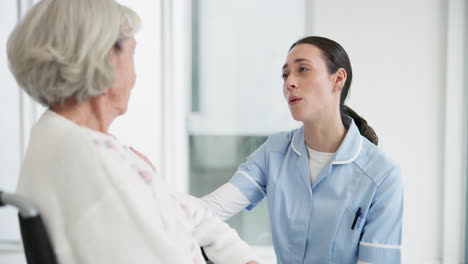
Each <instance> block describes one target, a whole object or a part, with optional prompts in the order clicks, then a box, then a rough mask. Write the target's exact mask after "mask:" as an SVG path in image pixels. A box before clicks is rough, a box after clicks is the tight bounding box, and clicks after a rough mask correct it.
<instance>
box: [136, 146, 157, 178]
mask: <svg viewBox="0 0 468 264" xmlns="http://www.w3.org/2000/svg"><path fill="white" fill-rule="evenodd" d="M130 150H131V151H133V153H135V154H136V155H137V156H138V157H140V158H141V159H142V160H143V161H145V162H146V163H147V164H148V165H149V166H150V167H151V168H152V169H153V171H154V172H155V173H158V172H157V171H156V168H155V167H154V165H153V163H151V161H150V160H149V159H148V157H146V156H145V155H143V154H142V153H140V152H139V151H138V150H136V149H134V148H132V147H130Z"/></svg>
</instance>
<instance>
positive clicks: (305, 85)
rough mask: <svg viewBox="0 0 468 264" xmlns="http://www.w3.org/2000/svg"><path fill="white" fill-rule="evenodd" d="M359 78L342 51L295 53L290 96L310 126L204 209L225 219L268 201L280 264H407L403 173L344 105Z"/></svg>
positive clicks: (273, 146) (269, 144) (252, 163)
mask: <svg viewBox="0 0 468 264" xmlns="http://www.w3.org/2000/svg"><path fill="white" fill-rule="evenodd" d="M352 76H353V73H352V69H351V63H350V60H349V58H348V55H347V54H346V52H345V50H344V49H343V48H342V47H341V46H340V45H339V44H338V43H336V42H335V41H333V40H330V39H327V38H323V37H316V36H312V37H306V38H303V39H301V40H299V41H297V42H296V43H294V44H293V45H292V46H291V48H290V50H289V53H288V55H287V58H286V62H285V64H284V66H283V68H282V78H283V80H284V85H283V94H284V98H285V100H286V103H287V104H288V106H289V110H290V112H291V115H292V117H293V118H294V119H295V120H297V121H301V122H302V123H303V125H302V126H301V127H300V128H298V129H295V130H292V131H289V132H282V133H277V134H274V135H272V136H270V137H269V138H268V139H267V140H266V142H265V143H264V144H263V145H262V146H261V147H259V148H258V149H257V150H256V151H255V152H254V153H252V154H251V155H250V156H249V157H248V158H247V161H246V162H245V163H243V164H241V165H240V166H239V168H238V170H237V172H236V173H235V174H234V176H233V177H232V178H231V180H230V181H229V182H228V183H226V184H225V185H223V186H221V187H220V188H218V189H217V190H216V191H214V192H213V193H211V194H209V195H207V196H205V197H203V199H202V201H203V203H205V205H206V206H208V207H209V208H210V209H211V210H212V211H213V213H215V214H216V215H218V216H219V217H221V218H222V219H227V218H229V217H231V216H233V215H235V214H236V213H238V212H240V211H242V210H243V209H244V208H247V209H249V210H251V209H253V208H254V207H255V206H256V205H257V204H258V203H259V202H260V201H262V199H263V198H264V197H266V198H267V200H268V209H269V217H270V222H271V228H272V234H273V246H274V248H275V252H276V255H277V259H278V263H288V264H290V263H318V264H321V263H336V264H347V263H349V264H351V263H352V264H355V263H362V264H364V263H379V264H397V263H400V262H401V256H400V255H401V253H400V247H401V246H400V245H401V232H402V212H403V189H402V174H401V170H400V168H399V166H398V165H397V164H396V163H395V162H393V161H392V160H390V159H389V158H388V157H387V156H386V155H385V154H384V153H383V152H382V151H381V150H380V149H379V148H378V147H377V143H378V137H377V135H376V134H375V132H374V130H373V129H372V128H371V127H370V126H369V125H368V124H367V122H366V120H364V119H363V118H362V117H360V116H359V115H357V114H356V113H355V112H354V111H353V110H351V108H349V107H348V106H346V105H345V100H346V98H347V96H348V93H349V90H350V87H351V81H352ZM376 88H378V85H377V86H376Z"/></svg>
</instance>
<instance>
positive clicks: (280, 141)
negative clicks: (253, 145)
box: [264, 127, 302, 153]
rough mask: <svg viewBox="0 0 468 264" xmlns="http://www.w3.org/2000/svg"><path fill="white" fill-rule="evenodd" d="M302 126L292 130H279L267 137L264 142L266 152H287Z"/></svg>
mask: <svg viewBox="0 0 468 264" xmlns="http://www.w3.org/2000/svg"><path fill="white" fill-rule="evenodd" d="M301 129H302V127H299V128H296V129H294V130H290V131H282V132H277V133H275V134H273V135H271V136H269V137H268V138H267V140H266V141H265V143H264V146H265V151H266V152H280V153H285V152H287V151H288V148H289V146H290V144H291V141H292V140H293V138H294V136H295V135H296V134H298V133H299V132H300V131H301Z"/></svg>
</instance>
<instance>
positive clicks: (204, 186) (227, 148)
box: [189, 136, 272, 245]
mask: <svg viewBox="0 0 468 264" xmlns="http://www.w3.org/2000/svg"><path fill="white" fill-rule="evenodd" d="M265 140H266V137H263V136H190V143H189V144H190V174H191V178H190V193H191V194H193V195H195V196H197V197H201V196H203V195H206V194H208V193H210V192H212V191H213V190H214V188H216V187H218V186H221V185H223V184H224V183H226V182H227V181H229V179H230V178H231V176H232V175H234V173H235V172H236V170H237V167H238V166H239V164H240V163H242V162H243V161H244V160H245V157H246V156H248V155H249V154H250V153H252V152H253V151H254V150H255V149H256V148H258V147H259V146H260V145H261V144H262V143H263V142H264V141H265ZM227 222H228V223H229V224H230V225H231V226H232V227H233V228H235V229H236V230H237V231H238V232H239V235H240V236H241V237H243V238H244V239H245V240H247V241H248V242H249V243H251V244H254V245H271V244H272V242H271V235H270V227H269V224H268V212H267V204H266V203H264V202H262V203H261V204H260V205H259V206H257V207H256V208H255V210H253V211H246V210H244V211H243V212H242V213H240V214H237V215H236V216H234V217H232V218H231V219H229V220H228V221H227Z"/></svg>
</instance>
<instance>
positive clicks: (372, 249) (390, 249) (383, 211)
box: [358, 167, 403, 264]
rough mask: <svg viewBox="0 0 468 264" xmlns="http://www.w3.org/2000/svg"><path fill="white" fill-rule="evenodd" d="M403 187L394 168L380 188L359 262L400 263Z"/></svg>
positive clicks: (365, 231) (397, 170) (397, 168)
mask: <svg viewBox="0 0 468 264" xmlns="http://www.w3.org/2000/svg"><path fill="white" fill-rule="evenodd" d="M402 218H403V184H402V175H401V169H400V168H399V167H394V168H392V169H391V170H390V172H389V173H388V175H387V176H386V177H385V178H384V179H383V181H382V183H381V184H380V185H379V186H378V187H377V191H376V194H375V196H374V200H373V202H372V204H371V206H370V208H369V212H368V213H367V216H366V222H365V225H364V227H363V236H362V238H361V241H360V244H359V261H358V263H375V264H377V263H378V264H398V263H401V232H402Z"/></svg>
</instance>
